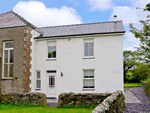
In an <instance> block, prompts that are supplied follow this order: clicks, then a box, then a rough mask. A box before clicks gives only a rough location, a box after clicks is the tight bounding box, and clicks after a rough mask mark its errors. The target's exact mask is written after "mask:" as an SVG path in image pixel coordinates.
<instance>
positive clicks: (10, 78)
mask: <svg viewBox="0 0 150 113" xmlns="http://www.w3.org/2000/svg"><path fill="white" fill-rule="evenodd" d="M1 79H2V80H12V79H13V77H4V78H1Z"/></svg>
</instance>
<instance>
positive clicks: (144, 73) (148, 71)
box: [133, 63, 150, 81]
mask: <svg viewBox="0 0 150 113" xmlns="http://www.w3.org/2000/svg"><path fill="white" fill-rule="evenodd" d="M133 73H134V74H133V76H134V78H136V79H137V80H138V81H140V80H146V79H147V78H148V77H150V65H148V64H144V63H140V64H138V65H137V67H136V68H135V69H134V72H133Z"/></svg>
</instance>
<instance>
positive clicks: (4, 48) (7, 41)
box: [2, 41, 14, 79]
mask: <svg viewBox="0 0 150 113" xmlns="http://www.w3.org/2000/svg"><path fill="white" fill-rule="evenodd" d="M9 42H13V41H6V42H3V64H2V67H3V70H2V78H4V79H12V78H13V76H12V77H9V76H8V75H9V64H13V63H10V50H14V48H13V47H12V48H5V44H6V43H9ZM13 45H14V42H13ZM5 50H8V63H4V60H5V55H4V51H5ZM13 53H14V51H13ZM13 58H14V55H13ZM4 64H8V75H7V77H5V76H4ZM12 73H13V72H12Z"/></svg>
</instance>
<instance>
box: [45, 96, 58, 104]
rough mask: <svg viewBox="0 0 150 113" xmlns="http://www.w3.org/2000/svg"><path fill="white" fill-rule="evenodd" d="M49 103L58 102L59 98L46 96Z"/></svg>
mask: <svg viewBox="0 0 150 113" xmlns="http://www.w3.org/2000/svg"><path fill="white" fill-rule="evenodd" d="M46 100H47V103H58V99H57V98H56V97H46Z"/></svg>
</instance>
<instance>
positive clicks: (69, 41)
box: [30, 21, 125, 98]
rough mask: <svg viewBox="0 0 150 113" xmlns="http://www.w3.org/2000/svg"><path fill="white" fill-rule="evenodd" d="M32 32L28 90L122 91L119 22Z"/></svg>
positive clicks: (53, 92) (50, 92)
mask: <svg viewBox="0 0 150 113" xmlns="http://www.w3.org/2000/svg"><path fill="white" fill-rule="evenodd" d="M38 31H41V34H40V33H39V32H37V30H33V31H32V39H31V42H32V46H31V49H32V53H31V54H30V56H31V57H32V58H31V59H32V60H31V62H30V64H31V69H30V72H31V77H30V79H31V84H30V87H31V92H42V93H45V94H46V96H47V97H51V98H58V95H59V94H61V93H64V92H67V93H68V92H74V93H105V92H114V91H116V90H121V91H123V90H124V89H123V84H124V83H123V35H124V33H125V30H124V27H123V23H122V21H111V22H99V23H89V24H77V25H66V26H54V27H43V28H39V29H38Z"/></svg>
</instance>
